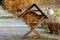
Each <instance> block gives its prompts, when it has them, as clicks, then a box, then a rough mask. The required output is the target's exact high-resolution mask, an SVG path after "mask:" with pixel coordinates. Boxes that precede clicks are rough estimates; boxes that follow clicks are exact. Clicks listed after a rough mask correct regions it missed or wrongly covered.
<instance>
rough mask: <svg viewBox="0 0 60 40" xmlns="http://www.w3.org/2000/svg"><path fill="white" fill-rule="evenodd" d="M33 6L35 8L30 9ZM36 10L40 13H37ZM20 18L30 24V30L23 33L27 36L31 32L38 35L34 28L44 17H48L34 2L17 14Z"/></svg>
mask: <svg viewBox="0 0 60 40" xmlns="http://www.w3.org/2000/svg"><path fill="white" fill-rule="evenodd" d="M33 7H35V8H36V9H37V10H35V9H32V8H33ZM38 12H39V13H40V14H38ZM19 17H20V18H22V19H23V21H24V22H26V24H27V25H29V26H30V29H31V30H30V31H29V32H27V33H26V34H25V36H27V35H28V34H30V33H31V32H34V33H36V34H37V35H39V33H38V32H37V31H36V30H35V29H36V28H37V26H38V24H41V23H42V22H43V21H44V20H45V19H47V18H48V17H47V16H46V15H45V14H44V13H43V12H42V11H41V10H40V9H39V7H38V6H37V5H36V4H33V5H32V6H30V7H29V8H28V9H27V10H25V11H24V12H23V13H22V14H21V15H19Z"/></svg>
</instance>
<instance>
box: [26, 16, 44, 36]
mask: <svg viewBox="0 0 60 40" xmlns="http://www.w3.org/2000/svg"><path fill="white" fill-rule="evenodd" d="M43 19H44V17H42V18H41V19H40V21H39V22H40V24H41V23H42V22H43ZM35 29H36V27H35V28H33V29H31V30H30V31H29V32H27V33H26V34H25V36H27V35H28V34H30V33H31V32H34V33H36V34H37V35H38V36H39V33H38V32H37V31H36V30H35Z"/></svg>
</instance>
